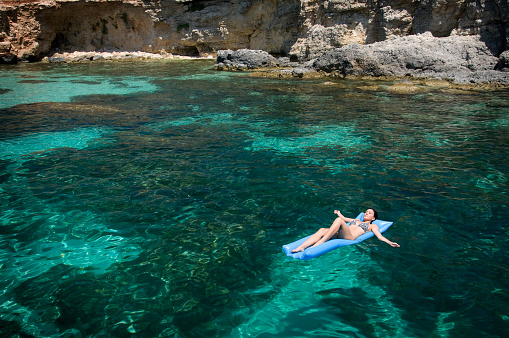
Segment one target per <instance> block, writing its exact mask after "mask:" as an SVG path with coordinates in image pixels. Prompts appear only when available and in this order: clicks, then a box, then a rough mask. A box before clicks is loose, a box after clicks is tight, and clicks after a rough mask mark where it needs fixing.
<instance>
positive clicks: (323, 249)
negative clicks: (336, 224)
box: [283, 212, 393, 260]
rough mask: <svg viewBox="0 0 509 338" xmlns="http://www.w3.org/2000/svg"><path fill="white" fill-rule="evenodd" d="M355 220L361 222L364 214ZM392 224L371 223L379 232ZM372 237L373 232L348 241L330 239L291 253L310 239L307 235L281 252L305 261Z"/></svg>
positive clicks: (376, 221)
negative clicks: (376, 226)
mask: <svg viewBox="0 0 509 338" xmlns="http://www.w3.org/2000/svg"><path fill="white" fill-rule="evenodd" d="M357 219H360V220H361V221H363V220H364V213H363V212H361V213H360V214H359V216H357ZM392 223H393V222H388V221H382V220H380V219H377V220H375V221H374V222H373V224H376V225H378V228H379V229H380V232H384V231H385V230H387V229H389V227H390V226H391V225H392ZM374 235H375V234H374V233H373V231H370V232H366V233H364V234H362V235H360V236H359V237H357V238H356V239H354V240H349V239H331V240H328V241H327V242H325V243H323V244H320V245H317V246H315V247H309V248H307V249H306V250H304V251H300V252H296V253H293V252H292V250H293V249H295V248H296V247H298V246H299V245H301V244H302V243H304V242H305V241H306V239H308V238H309V237H311V235H309V236H306V237H304V238H301V239H299V240H297V241H295V242H293V243H290V244H286V245H283V251H284V253H285V254H286V255H287V256H289V257H293V258H296V259H302V260H307V259H311V258H315V257H318V256H321V255H323V254H324V253H327V252H329V251H331V250H334V249H336V248H339V247H342V246H347V245H353V244H357V243H360V242H362V241H364V240H366V239H368V238H371V237H373V236H374Z"/></svg>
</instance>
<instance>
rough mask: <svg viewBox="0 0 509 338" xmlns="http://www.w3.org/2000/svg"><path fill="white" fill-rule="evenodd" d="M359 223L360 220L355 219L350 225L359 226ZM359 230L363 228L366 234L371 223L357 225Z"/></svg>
mask: <svg viewBox="0 0 509 338" xmlns="http://www.w3.org/2000/svg"><path fill="white" fill-rule="evenodd" d="M357 222H359V221H358V220H356V219H354V220H353V221H352V222H351V223H350V224H357ZM357 225H358V226H359V228H361V229H362V230H363V231H364V232H368V229H369V223H368V222H361V223H359V224H357Z"/></svg>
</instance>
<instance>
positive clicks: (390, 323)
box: [0, 60, 509, 337]
mask: <svg viewBox="0 0 509 338" xmlns="http://www.w3.org/2000/svg"><path fill="white" fill-rule="evenodd" d="M212 65H213V63H212V62H211V61H209V60H178V61H177V60H166V61H140V62H105V63H98V62H96V63H90V64H69V65H53V64H21V65H18V66H10V67H2V68H0V78H1V82H0V108H1V109H0V227H1V228H0V229H1V230H0V335H1V336H15V335H19V336H35V337H502V336H507V335H509V310H508V309H509V296H508V293H507V290H508V288H509V282H508V277H509V261H508V259H507V256H508V254H509V242H508V225H509V221H508V216H507V214H508V205H509V203H508V202H509V199H508V195H507V193H508V187H509V182H508V176H509V165H508V162H507V159H508V153H509V152H508V147H507V145H508V144H509V91H508V90H499V91H490V92H466V91H453V90H448V89H446V88H439V87H437V88H432V87H423V89H424V90H423V92H421V93H417V94H412V95H398V94H393V93H391V92H390V91H387V90H386V89H387V88H388V86H390V85H391V83H385V82H368V81H345V80H337V81H326V80H302V79H301V80H282V79H256V78H252V77H246V76H245V74H241V73H224V72H215V71H213V70H211V68H212ZM373 85H377V86H378V89H377V90H373V88H372V86H373ZM371 206H372V207H374V208H376V209H377V210H378V211H379V214H380V217H381V218H382V219H384V220H391V221H393V222H394V225H393V226H392V227H391V228H390V229H389V230H388V231H387V232H386V233H385V235H386V236H387V237H388V238H389V239H391V240H393V241H396V242H398V243H399V244H400V245H401V248H392V247H390V246H388V245H386V244H384V243H382V242H380V241H378V240H376V239H375V238H372V239H370V240H368V241H366V242H363V243H362V244H360V245H356V246H351V247H345V248H341V249H337V250H335V251H333V252H330V253H328V254H326V255H323V256H321V257H319V258H316V259H313V260H310V261H298V260H292V259H290V258H288V257H286V256H285V255H284V254H283V253H282V250H281V246H282V245H283V244H286V243H289V242H293V241H294V240H296V239H298V238H300V237H303V236H305V235H308V234H310V233H312V232H314V231H316V230H317V229H318V228H320V227H325V226H329V225H330V223H331V222H332V221H333V219H334V214H333V211H334V209H340V210H341V211H342V212H343V213H344V214H345V215H347V216H355V215H357V214H358V213H359V212H360V211H363V210H364V209H365V208H367V207H371Z"/></svg>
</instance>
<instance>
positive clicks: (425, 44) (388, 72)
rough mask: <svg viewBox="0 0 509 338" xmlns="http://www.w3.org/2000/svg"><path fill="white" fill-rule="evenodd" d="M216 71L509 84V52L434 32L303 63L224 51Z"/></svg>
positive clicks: (351, 47) (355, 46)
mask: <svg viewBox="0 0 509 338" xmlns="http://www.w3.org/2000/svg"><path fill="white" fill-rule="evenodd" d="M215 68H216V69H218V70H230V71H239V70H241V71H245V70H260V69H265V70H267V71H268V72H270V73H271V74H272V75H274V76H294V77H306V76H311V75H314V76H316V75H317V74H318V75H325V76H333V77H363V76H372V77H394V78H405V77H411V78H412V77H413V78H428V79H443V80H448V81H451V82H453V83H457V84H495V85H509V51H506V52H504V53H502V54H501V55H500V56H498V57H496V56H494V55H493V54H492V53H491V51H490V49H489V48H488V47H487V46H486V44H485V43H484V42H483V41H481V40H480V39H479V37H477V36H449V37H443V38H439V37H434V36H433V35H432V34H431V33H423V34H419V35H410V36H405V37H399V38H394V39H390V40H385V41H381V42H376V43H373V44H368V45H359V44H350V45H347V46H344V47H341V48H337V49H334V50H331V51H328V52H325V53H323V54H322V55H321V56H319V57H317V58H314V59H312V60H310V61H307V62H304V63H295V62H290V60H289V59H288V58H275V57H273V56H272V55H270V54H269V53H266V52H263V51H260V50H255V51H251V50H246V49H243V50H238V51H231V50H222V51H219V52H218V54H217V63H216V66H215Z"/></svg>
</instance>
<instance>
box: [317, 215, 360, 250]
mask: <svg viewBox="0 0 509 338" xmlns="http://www.w3.org/2000/svg"><path fill="white" fill-rule="evenodd" d="M336 234H338V238H344V239H355V238H354V237H353V235H352V232H351V231H350V228H349V227H348V224H346V222H345V221H344V220H343V219H342V218H339V217H338V218H336V219H335V220H334V222H333V223H332V225H331V227H330V228H329V229H328V231H327V232H326V233H325V234H324V235H323V236H322V238H321V239H320V240H318V241H317V242H316V243H315V244H314V245H313V246H317V245H320V244H322V243H325V242H326V241H328V240H329V239H331V238H332V237H333V236H334V235H336Z"/></svg>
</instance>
